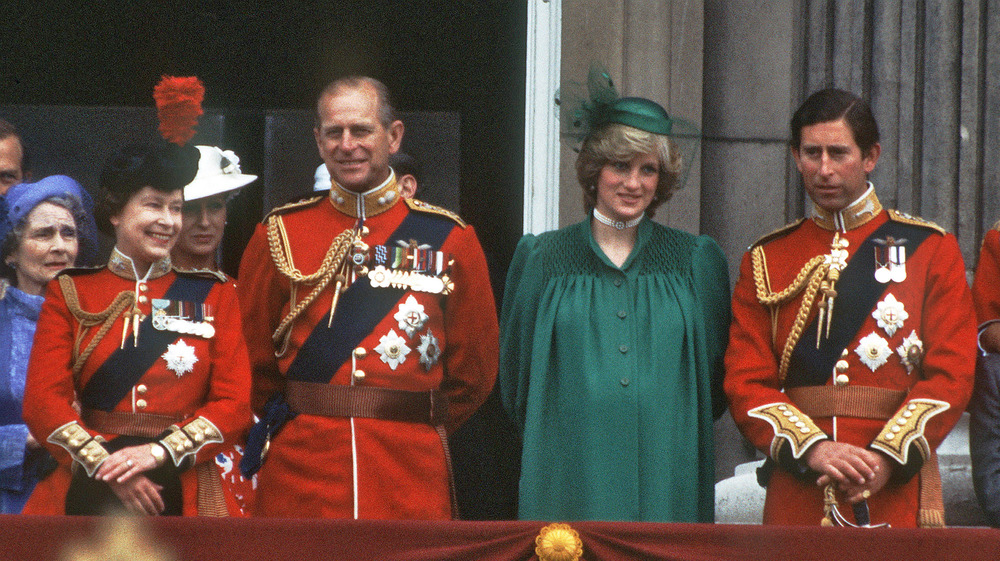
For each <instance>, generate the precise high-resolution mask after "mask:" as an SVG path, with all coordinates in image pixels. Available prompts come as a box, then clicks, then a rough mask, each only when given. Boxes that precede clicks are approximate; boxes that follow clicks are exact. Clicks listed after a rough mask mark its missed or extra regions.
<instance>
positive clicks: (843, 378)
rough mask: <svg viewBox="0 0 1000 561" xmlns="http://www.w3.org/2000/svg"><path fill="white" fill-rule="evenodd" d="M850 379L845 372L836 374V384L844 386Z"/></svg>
mask: <svg viewBox="0 0 1000 561" xmlns="http://www.w3.org/2000/svg"><path fill="white" fill-rule="evenodd" d="M850 381H851V379H850V378H849V377H848V376H847V374H837V381H836V384H837V385H838V386H846V385H847V384H848V383H849V382H850Z"/></svg>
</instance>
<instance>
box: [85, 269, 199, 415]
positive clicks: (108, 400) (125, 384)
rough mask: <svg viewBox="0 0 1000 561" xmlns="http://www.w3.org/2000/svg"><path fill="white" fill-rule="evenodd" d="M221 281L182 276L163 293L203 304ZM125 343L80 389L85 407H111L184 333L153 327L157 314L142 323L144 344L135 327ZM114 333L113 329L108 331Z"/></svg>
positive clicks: (105, 408)
mask: <svg viewBox="0 0 1000 561" xmlns="http://www.w3.org/2000/svg"><path fill="white" fill-rule="evenodd" d="M216 282H217V281H215V280H213V279H206V278H198V277H186V276H179V275H178V277H177V278H176V279H174V282H173V283H172V284H171V285H170V288H168V289H167V292H166V294H165V295H164V296H163V297H164V298H165V299H168V300H183V301H187V302H195V303H198V304H201V303H203V302H204V301H205V298H206V297H207V296H208V293H209V292H210V291H211V290H212V287H213V286H215V283H216ZM129 331H130V332H129V334H128V338H127V339H126V340H125V347H124V348H121V349H118V350H117V351H115V352H114V354H112V355H111V356H110V357H108V359H107V360H106V361H104V364H102V365H101V366H100V367H99V368H98V369H97V372H95V373H94V375H93V377H91V378H90V380H88V381H87V385H86V386H85V387H84V388H83V390H82V391H81V392H80V402H81V403H82V404H83V407H84V408H85V409H98V410H100V411H111V410H112V409H114V408H115V406H116V405H118V404H119V403H120V402H121V400H123V399H125V397H126V396H128V395H129V392H131V391H132V387H133V386H134V385H135V384H136V382H138V381H139V379H140V378H142V377H143V375H144V374H146V371H147V370H149V369H150V367H152V366H153V363H155V362H156V359H158V358H159V357H160V356H161V355H163V353H164V352H165V351H166V350H167V345H169V344H171V343H173V342H174V341H176V340H177V338H178V337H179V336H180V334H179V333H177V332H174V331H160V330H159V329H154V328H153V318H152V317H151V316H150V317H146V319H145V320H143V322H142V323H141V324H140V326H139V332H140V338H139V339H140V341H141V342H142V344H141V345H139V346H138V347H135V346H133V339H132V333H131V330H129ZM108 336H111V333H109V334H108Z"/></svg>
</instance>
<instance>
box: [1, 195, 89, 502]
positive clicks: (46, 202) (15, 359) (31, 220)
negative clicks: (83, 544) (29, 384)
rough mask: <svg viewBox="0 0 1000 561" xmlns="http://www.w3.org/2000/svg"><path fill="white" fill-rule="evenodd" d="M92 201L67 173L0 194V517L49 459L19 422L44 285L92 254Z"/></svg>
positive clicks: (49, 465)
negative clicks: (0, 258)
mask: <svg viewBox="0 0 1000 561" xmlns="http://www.w3.org/2000/svg"><path fill="white" fill-rule="evenodd" d="M90 207H91V203H90V196H89V195H88V194H87V192H86V191H85V190H84V189H83V187H81V186H80V184H79V183H77V182H76V181H74V180H73V179H71V178H69V177H66V176H65V175H53V176H50V177H46V178H44V179H42V180H40V181H38V182H36V183H19V184H17V185H14V186H13V187H11V188H10V190H9V191H7V193H6V194H5V195H3V196H0V256H2V258H3V259H2V260H0V513H2V514H19V513H20V512H21V509H23V508H24V503H25V502H26V501H27V500H28V496H29V495H31V491H32V490H33V489H34V488H35V484H36V483H38V480H39V479H41V478H42V477H44V476H45V475H46V474H48V472H50V471H51V470H53V469H55V465H56V463H55V460H54V459H53V458H52V456H51V455H49V453H48V452H46V451H45V449H44V448H42V445H41V444H39V442H38V441H37V440H35V438H34V437H32V436H31V434H30V433H29V432H28V426H27V425H25V424H24V420H23V419H22V418H21V402H22V400H23V399H24V382H25V378H26V376H27V372H28V357H29V356H30V355H31V344H32V341H33V340H34V337H35V328H36V326H37V325H38V313H39V312H40V311H41V309H42V302H44V301H45V296H44V294H45V285H46V284H48V282H49V281H50V280H52V279H54V278H55V276H56V275H57V274H58V273H59V272H60V271H61V270H63V269H65V268H67V267H72V266H74V264H76V263H77V262H78V261H88V262H89V260H91V259H92V258H93V254H94V253H95V252H96V250H97V229H96V227H95V226H94V220H93V218H92V217H91V214H90Z"/></svg>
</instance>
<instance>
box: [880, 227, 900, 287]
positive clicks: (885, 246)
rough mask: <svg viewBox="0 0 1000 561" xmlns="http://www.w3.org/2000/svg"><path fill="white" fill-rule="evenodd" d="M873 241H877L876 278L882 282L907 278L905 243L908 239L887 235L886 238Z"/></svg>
mask: <svg viewBox="0 0 1000 561" xmlns="http://www.w3.org/2000/svg"><path fill="white" fill-rule="evenodd" d="M872 241H873V242H875V280H876V281H878V282H880V283H881V284H886V283H888V282H890V281H891V282H903V281H904V280H906V247H905V246H904V245H903V244H904V243H906V240H905V239H900V240H897V239H895V238H893V237H892V236H886V238H885V239H884V240H882V239H877V238H876V239H874V240H872Z"/></svg>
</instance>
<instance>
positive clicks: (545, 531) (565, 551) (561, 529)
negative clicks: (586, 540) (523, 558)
mask: <svg viewBox="0 0 1000 561" xmlns="http://www.w3.org/2000/svg"><path fill="white" fill-rule="evenodd" d="M535 555H538V559H539V561H578V560H579V559H580V556H582V555H583V542H582V541H581V540H580V534H578V533H577V532H576V530H574V529H573V528H571V527H570V525H569V524H549V525H548V526H546V527H544V528H542V530H541V531H540V532H538V537H536V538H535Z"/></svg>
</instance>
